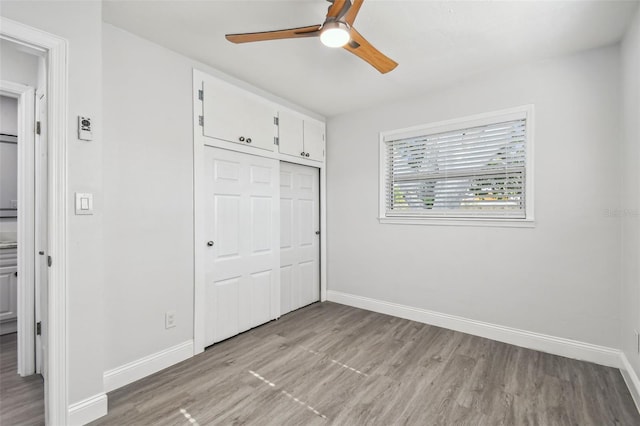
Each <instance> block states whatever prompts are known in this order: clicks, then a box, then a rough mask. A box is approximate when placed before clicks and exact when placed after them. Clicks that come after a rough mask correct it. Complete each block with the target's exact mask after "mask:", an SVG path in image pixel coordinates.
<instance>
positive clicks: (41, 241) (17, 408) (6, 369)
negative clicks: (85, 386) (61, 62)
mask: <svg viewBox="0 0 640 426" xmlns="http://www.w3.org/2000/svg"><path fill="white" fill-rule="evenodd" d="M0 49H1V52H2V56H3V62H4V65H3V67H2V75H1V77H2V80H1V81H0V101H1V102H2V103H1V106H2V109H1V111H0V112H1V114H2V121H1V126H2V128H1V129H0V132H1V133H2V134H3V139H2V141H3V143H2V144H1V145H0V162H2V165H3V167H2V169H1V170H2V172H1V173H0V212H1V213H0V215H1V216H2V217H1V218H0V241H2V243H1V244H0V258H2V271H3V272H7V271H9V272H13V274H12V275H9V276H8V277H7V275H8V274H5V273H3V274H2V277H3V279H2V280H1V281H0V283H1V284H2V285H0V292H2V295H1V297H2V298H3V300H5V302H6V303H3V305H4V304H6V305H8V306H10V307H11V309H3V311H4V312H3V313H4V315H3V317H2V321H0V325H3V326H5V325H9V326H8V327H2V328H3V330H0V331H1V332H2V341H1V344H2V345H1V349H2V360H1V361H2V369H3V376H4V378H5V379H6V381H7V382H6V383H5V386H3V389H2V390H3V395H2V397H3V399H4V400H5V401H6V400H7V399H9V400H10V399H12V396H13V395H15V394H21V395H22V397H21V398H20V399H19V400H13V401H12V403H11V407H12V409H11V410H10V412H8V413H7V412H6V410H5V409H3V410H2V412H0V417H1V418H2V421H3V422H4V421H7V422H8V423H24V422H29V423H31V422H44V420H45V410H44V405H45V401H44V388H45V383H46V369H44V368H43V366H46V359H47V354H46V353H45V352H44V350H45V349H46V347H47V345H46V340H47V334H46V330H47V327H46V325H47V308H48V301H47V294H48V293H47V291H46V276H47V274H46V266H45V268H43V265H42V262H41V261H40V259H39V257H38V256H36V251H37V250H39V251H41V252H44V251H45V250H46V244H47V233H46V229H47V228H46V226H43V223H46V221H47V209H46V204H47V187H48V186H47V171H46V152H47V144H46V132H45V131H44V130H45V129H46V123H47V120H46V110H47V109H46V98H47V97H46V77H45V76H46V75H47V73H46V63H45V58H44V56H43V55H42V52H40V51H37V50H35V49H31V48H29V47H27V46H23V45H20V44H17V43H14V42H12V41H9V40H1V41H0ZM36 114H37V115H40V114H43V117H37V116H36ZM36 156H39V158H38V159H41V158H43V159H44V162H42V161H38V159H37V157H36ZM43 166H44V170H43V169H42V168H43ZM43 269H44V271H45V272H44V273H43ZM38 275H39V276H38ZM6 278H8V279H6ZM43 289H45V291H43ZM3 308H4V306H3ZM11 325H13V327H11ZM43 330H44V331H43ZM11 370H13V371H11ZM5 393H6V394H5ZM3 406H4V407H6V405H5V404H3ZM7 415H8V416H9V417H7Z"/></svg>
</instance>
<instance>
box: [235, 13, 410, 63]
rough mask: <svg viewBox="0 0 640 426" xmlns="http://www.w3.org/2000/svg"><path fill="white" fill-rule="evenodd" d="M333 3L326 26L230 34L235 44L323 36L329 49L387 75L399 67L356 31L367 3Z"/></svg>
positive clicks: (321, 37) (324, 42) (321, 39)
mask: <svg viewBox="0 0 640 426" xmlns="http://www.w3.org/2000/svg"><path fill="white" fill-rule="evenodd" d="M327 1H328V2H329V3H331V6H329V10H328V12H327V17H326V18H325V21H324V23H323V24H318V25H310V26H308V27H299V28H289V29H286V30H276V31H262V32H257V33H242V34H227V35H226V36H225V37H226V39H227V40H229V41H230V42H232V43H248V42H252V41H265V40H278V39H284V38H304V37H318V36H319V37H320V41H322V43H323V44H324V45H326V46H329V47H342V48H344V49H346V50H348V51H349V52H351V53H353V54H354V55H356V56H358V57H359V58H361V59H364V60H365V61H367V62H368V63H369V64H371V65H372V66H373V67H374V68H375V69H377V70H378V71H380V72H381V73H383V74H385V73H388V72H389V71H391V70H393V69H394V68H395V67H397V66H398V63H397V62H395V61H394V60H392V59H390V58H388V57H387V56H385V55H384V54H382V53H381V52H380V51H379V50H378V49H376V48H375V47H373V46H372V45H371V43H369V42H368V41H367V40H366V39H365V38H364V37H362V35H360V33H359V32H358V31H356V29H355V28H354V27H353V21H355V19H356V15H357V14H358V11H359V10H360V7H361V6H362V3H363V2H364V0H353V2H351V0H327Z"/></svg>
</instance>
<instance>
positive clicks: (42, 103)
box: [34, 90, 49, 381]
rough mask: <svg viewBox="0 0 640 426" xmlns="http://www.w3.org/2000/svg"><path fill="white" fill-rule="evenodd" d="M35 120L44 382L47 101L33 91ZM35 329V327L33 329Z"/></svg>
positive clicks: (39, 354) (39, 359)
mask: <svg viewBox="0 0 640 426" xmlns="http://www.w3.org/2000/svg"><path fill="white" fill-rule="evenodd" d="M36 120H37V121H39V122H40V134H37V132H36V141H35V161H36V164H35V197H34V198H35V246H34V249H35V251H36V253H35V261H36V265H35V274H36V277H35V296H36V297H35V301H36V306H35V316H36V325H37V324H38V323H39V324H40V334H39V335H37V334H36V372H37V373H40V374H42V377H44V379H45V381H46V380H47V336H48V328H47V318H48V313H49V309H48V307H49V290H48V289H49V286H48V278H49V268H48V265H47V256H48V240H47V218H48V214H47V211H48V202H47V194H48V191H47V170H48V168H47V99H46V96H45V94H44V93H43V92H41V91H40V90H38V91H37V92H36ZM36 328H37V326H36Z"/></svg>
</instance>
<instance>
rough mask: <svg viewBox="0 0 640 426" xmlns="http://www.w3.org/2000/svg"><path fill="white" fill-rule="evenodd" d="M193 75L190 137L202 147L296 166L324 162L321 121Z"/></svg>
mask: <svg viewBox="0 0 640 426" xmlns="http://www.w3.org/2000/svg"><path fill="white" fill-rule="evenodd" d="M193 77H194V80H193V85H194V111H195V115H196V117H195V122H194V126H195V127H194V128H195V131H196V135H195V136H196V138H197V139H199V140H200V141H201V142H202V143H204V144H205V145H209V146H217V147H220V148H225V149H230V150H235V151H240V152H246V153H252V154H254V155H259V156H264V157H269V158H275V159H279V160H283V161H288V162H293V163H299V164H306V165H316V164H318V163H319V162H324V158H325V123H324V122H322V121H321V120H318V119H316V118H313V117H310V116H308V115H305V114H303V113H300V112H298V111H297V110H294V109H291V108H290V107H286V106H284V105H280V104H278V103H276V102H273V101H271V100H269V99H266V98H264V97H262V96H259V95H257V94H255V93H253V92H251V91H248V90H245V89H243V88H240V87H238V86H235V85H233V84H231V83H228V82H226V81H223V80H221V79H219V78H217V77H213V76H211V75H208V74H205V73H203V72H200V71H197V70H194V73H193ZM256 148H258V149H256ZM316 167H317V166H316Z"/></svg>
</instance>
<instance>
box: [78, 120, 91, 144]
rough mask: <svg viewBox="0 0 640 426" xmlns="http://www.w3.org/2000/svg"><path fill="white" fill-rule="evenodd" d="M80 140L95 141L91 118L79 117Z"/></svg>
mask: <svg viewBox="0 0 640 426" xmlns="http://www.w3.org/2000/svg"><path fill="white" fill-rule="evenodd" d="M78 139H80V140H81V141H90V140H93V131H92V128H91V118H90V117H82V116H80V115H79V116H78Z"/></svg>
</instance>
